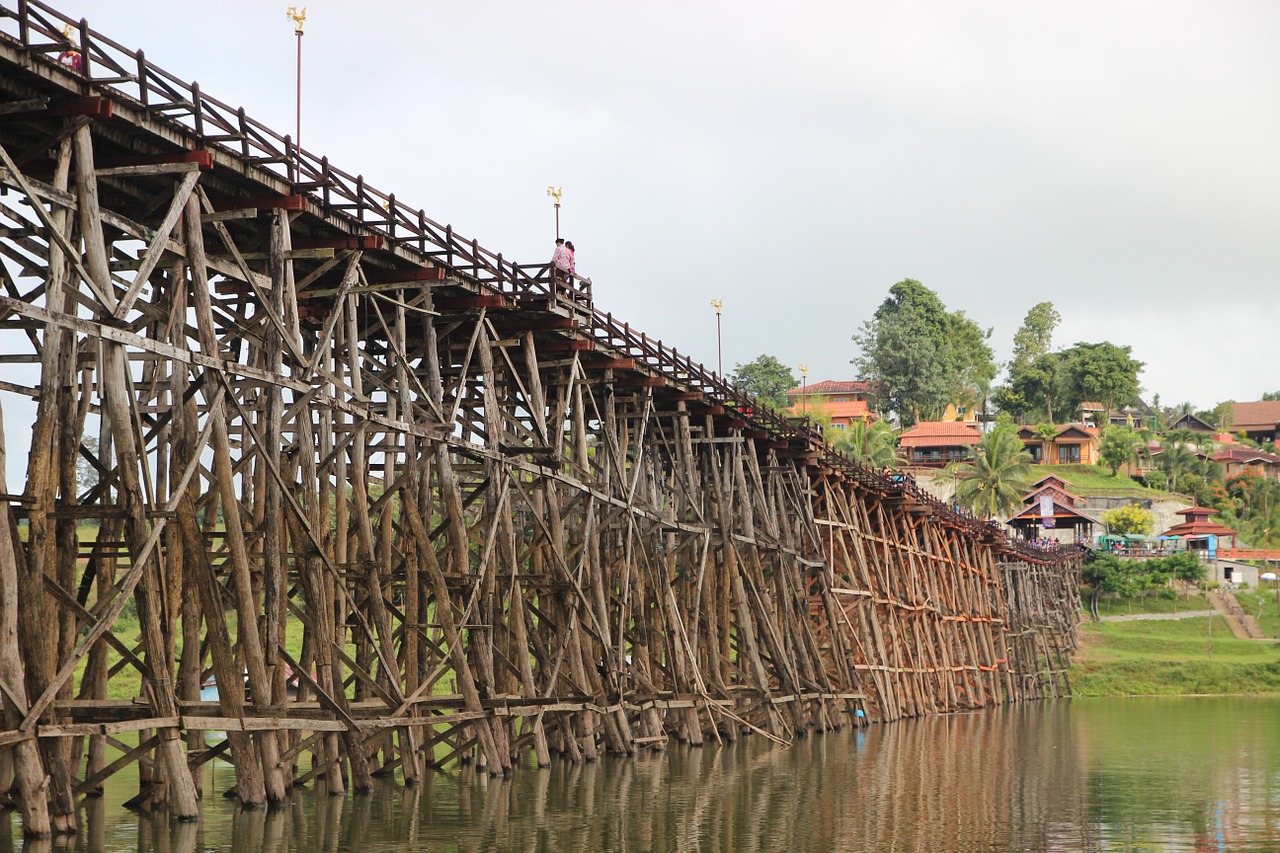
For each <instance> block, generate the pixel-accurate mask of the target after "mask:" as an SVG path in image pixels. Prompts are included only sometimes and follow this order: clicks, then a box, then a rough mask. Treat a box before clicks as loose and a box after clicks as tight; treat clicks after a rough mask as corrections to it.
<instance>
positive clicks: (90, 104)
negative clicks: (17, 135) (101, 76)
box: [0, 95, 113, 121]
mask: <svg viewBox="0 0 1280 853" xmlns="http://www.w3.org/2000/svg"><path fill="white" fill-rule="evenodd" d="M112 109H113V108H112V105H111V101H108V100H107V99H106V98H99V97H96V96H92V95H90V96H87V97H83V98H63V99H61V100H57V101H50V102H49V103H48V104H47V105H46V106H44V107H41V108H37V109H31V110H22V111H21V112H14V113H5V114H3V115H0V121H30V120H31V119H40V118H71V117H73V116H89V117H90V118H111V115H112Z"/></svg>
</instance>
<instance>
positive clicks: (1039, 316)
mask: <svg viewBox="0 0 1280 853" xmlns="http://www.w3.org/2000/svg"><path fill="white" fill-rule="evenodd" d="M1061 322H1062V315H1061V314H1059V313H1058V311H1057V309H1056V308H1054V307H1053V303H1052V302H1041V303H1039V304H1038V305H1034V306H1032V308H1031V310H1030V311H1028V312H1027V316H1026V317H1025V318H1023V320H1022V327H1021V328H1019V329H1018V331H1016V332H1014V333H1013V361H1012V362H1010V364H1009V369H1010V372H1011V373H1012V372H1016V371H1018V370H1021V369H1022V368H1024V367H1026V366H1027V365H1029V364H1031V363H1032V362H1033V361H1035V360H1036V359H1037V358H1039V357H1040V356H1042V355H1048V354H1049V352H1050V351H1052V349H1053V330H1054V329H1056V328H1058V324H1059V323H1061Z"/></svg>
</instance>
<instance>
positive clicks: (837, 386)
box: [787, 379, 876, 397]
mask: <svg viewBox="0 0 1280 853" xmlns="http://www.w3.org/2000/svg"><path fill="white" fill-rule="evenodd" d="M875 390H876V383H874V382H865V381H863V380H861V379H857V380H844V379H824V380H822V381H821V382H810V383H809V384H807V385H802V386H800V387H797V388H792V389H791V390H790V391H788V392H787V396H788V397H798V396H800V395H801V394H804V395H805V396H808V395H810V394H812V395H813V396H815V397H816V396H818V395H820V394H870V393H871V392H872V391H875Z"/></svg>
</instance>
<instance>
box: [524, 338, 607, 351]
mask: <svg viewBox="0 0 1280 853" xmlns="http://www.w3.org/2000/svg"><path fill="white" fill-rule="evenodd" d="M595 348H596V342H595V341H589V340H583V339H578V338H575V339H573V340H569V341H565V340H557V341H546V342H545V343H542V344H539V345H538V349H540V350H542V351H543V352H589V351H591V350H593V349H595Z"/></svg>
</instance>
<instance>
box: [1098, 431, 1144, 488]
mask: <svg viewBox="0 0 1280 853" xmlns="http://www.w3.org/2000/svg"><path fill="white" fill-rule="evenodd" d="M1141 444H1142V442H1141V439H1139V438H1138V434H1137V433H1136V432H1134V431H1133V430H1131V429H1129V428H1128V427H1123V426H1118V425H1116V424H1111V425H1110V426H1108V427H1106V428H1105V429H1103V430H1102V441H1101V442H1100V443H1099V445H1098V458H1100V459H1101V460H1102V464H1104V465H1106V466H1107V467H1108V468H1110V469H1111V476H1112V477H1114V476H1116V474H1117V473H1118V472H1119V470H1120V466H1121V465H1123V464H1125V463H1126V462H1129V461H1131V460H1133V459H1134V458H1135V457H1136V456H1137V454H1138V447H1139V446H1141Z"/></svg>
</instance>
